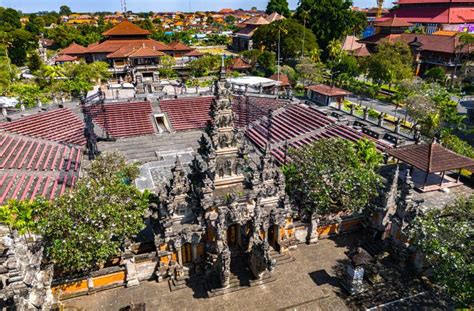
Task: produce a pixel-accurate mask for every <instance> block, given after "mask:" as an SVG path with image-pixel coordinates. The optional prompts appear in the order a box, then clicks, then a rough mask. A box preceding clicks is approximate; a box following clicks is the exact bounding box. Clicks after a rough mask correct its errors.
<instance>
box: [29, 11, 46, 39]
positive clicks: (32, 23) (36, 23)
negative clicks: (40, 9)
mask: <svg viewBox="0 0 474 311" xmlns="http://www.w3.org/2000/svg"><path fill="white" fill-rule="evenodd" d="M44 26H45V22H44V19H43V18H42V17H38V16H36V17H35V16H34V15H33V16H30V19H29V20H28V23H27V24H26V26H25V30H26V31H29V32H31V33H32V34H34V35H36V36H38V35H40V34H41V33H42V32H43V31H44Z"/></svg>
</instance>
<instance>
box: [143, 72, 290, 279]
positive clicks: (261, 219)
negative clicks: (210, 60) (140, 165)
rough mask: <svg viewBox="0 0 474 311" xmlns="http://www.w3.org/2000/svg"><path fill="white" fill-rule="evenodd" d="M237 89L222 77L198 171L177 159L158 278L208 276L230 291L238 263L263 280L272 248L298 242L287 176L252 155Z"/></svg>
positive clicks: (165, 194)
mask: <svg viewBox="0 0 474 311" xmlns="http://www.w3.org/2000/svg"><path fill="white" fill-rule="evenodd" d="M229 87H230V86H229V85H228V84H227V83H226V82H225V72H221V77H220V79H219V80H218V81H216V85H215V88H214V89H215V99H214V101H213V103H212V106H211V111H210V116H211V121H210V122H209V123H208V125H207V128H206V133H207V135H204V134H203V136H202V137H201V139H200V141H199V144H200V147H199V149H198V153H199V154H198V155H196V156H195V157H194V160H193V161H192V163H191V170H190V171H191V172H190V173H186V170H185V169H184V168H183V165H182V164H181V162H180V160H179V157H177V158H176V162H175V165H174V167H173V169H172V177H171V179H170V182H169V184H168V186H167V187H166V190H165V191H162V192H161V193H160V194H159V195H158V197H157V199H156V202H155V203H154V204H153V207H152V209H153V216H152V220H153V228H154V232H155V245H156V249H157V254H158V257H159V258H160V259H159V263H158V267H157V270H156V275H157V277H158V280H161V279H163V278H165V277H172V278H173V277H180V276H182V275H184V274H185V273H189V272H194V273H205V274H206V275H208V276H213V277H214V278H216V279H217V280H218V283H219V286H220V287H223V288H225V287H227V286H229V279H230V276H231V266H232V264H235V263H236V262H237V261H240V262H242V261H243V262H245V264H246V265H247V266H248V269H249V270H250V271H251V273H252V275H253V278H255V279H260V278H262V277H263V276H264V275H266V274H269V273H271V271H272V269H273V267H274V265H275V260H274V259H272V257H271V255H270V251H271V249H272V248H273V249H274V250H277V251H279V252H284V251H286V250H288V249H289V248H290V247H292V246H294V245H296V244H297V241H296V239H295V237H294V236H291V234H288V230H287V229H288V225H289V224H290V223H291V221H292V215H293V211H292V210H291V208H290V205H289V203H288V200H287V197H286V195H285V191H284V188H285V181H284V176H283V174H282V173H281V171H280V170H279V168H278V167H277V166H276V164H275V163H274V161H273V159H272V157H271V156H270V152H264V153H263V154H261V155H259V154H256V153H252V152H250V151H249V149H250V148H249V146H248V143H247V142H246V140H245V137H244V136H243V134H242V133H241V132H239V131H238V130H237V129H236V128H235V127H234V114H233V112H232V109H231V99H230V96H231V95H230V91H229Z"/></svg>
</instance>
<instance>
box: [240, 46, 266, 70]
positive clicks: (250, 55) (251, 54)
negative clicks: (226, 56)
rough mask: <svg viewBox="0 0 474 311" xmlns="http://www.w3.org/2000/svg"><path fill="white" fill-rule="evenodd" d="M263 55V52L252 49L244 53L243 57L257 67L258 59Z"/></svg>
mask: <svg viewBox="0 0 474 311" xmlns="http://www.w3.org/2000/svg"><path fill="white" fill-rule="evenodd" d="M260 55H262V51H260V50H258V49H252V50H247V51H244V52H242V57H243V58H244V59H245V60H246V61H247V62H248V63H249V64H250V65H252V66H253V67H255V66H256V65H257V62H258V58H259V57H260Z"/></svg>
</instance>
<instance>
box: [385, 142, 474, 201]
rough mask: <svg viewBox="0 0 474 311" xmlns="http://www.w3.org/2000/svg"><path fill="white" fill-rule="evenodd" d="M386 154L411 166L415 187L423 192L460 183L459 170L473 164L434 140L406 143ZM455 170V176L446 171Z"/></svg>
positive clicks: (472, 161) (389, 150)
mask: <svg viewBox="0 0 474 311" xmlns="http://www.w3.org/2000/svg"><path fill="white" fill-rule="evenodd" d="M386 152H387V154H388V155H390V156H392V157H394V158H396V159H397V160H399V161H402V162H404V163H406V164H408V165H409V166H411V168H412V169H411V175H412V180H413V182H414V184H415V187H416V188H417V189H419V190H420V191H423V192H428V191H435V190H441V189H446V188H450V187H455V186H458V185H461V182H460V180H459V179H460V175H461V170H462V169H464V168H469V167H472V166H473V165H474V160H472V159H470V158H467V157H464V156H461V155H459V154H457V153H455V152H453V151H451V150H449V149H446V148H445V147H443V146H441V145H440V144H438V143H436V142H432V143H430V144H415V145H407V146H402V147H398V148H393V149H388V150H386ZM453 171H457V178H453V177H450V176H448V175H446V172H453Z"/></svg>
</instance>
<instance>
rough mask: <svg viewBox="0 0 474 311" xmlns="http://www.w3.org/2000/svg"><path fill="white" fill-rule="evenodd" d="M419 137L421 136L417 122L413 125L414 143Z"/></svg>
mask: <svg viewBox="0 0 474 311" xmlns="http://www.w3.org/2000/svg"><path fill="white" fill-rule="evenodd" d="M420 138H421V132H420V126H419V125H418V124H417V125H415V130H414V132H413V139H414V140H415V143H416V144H418V143H419V142H420Z"/></svg>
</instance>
